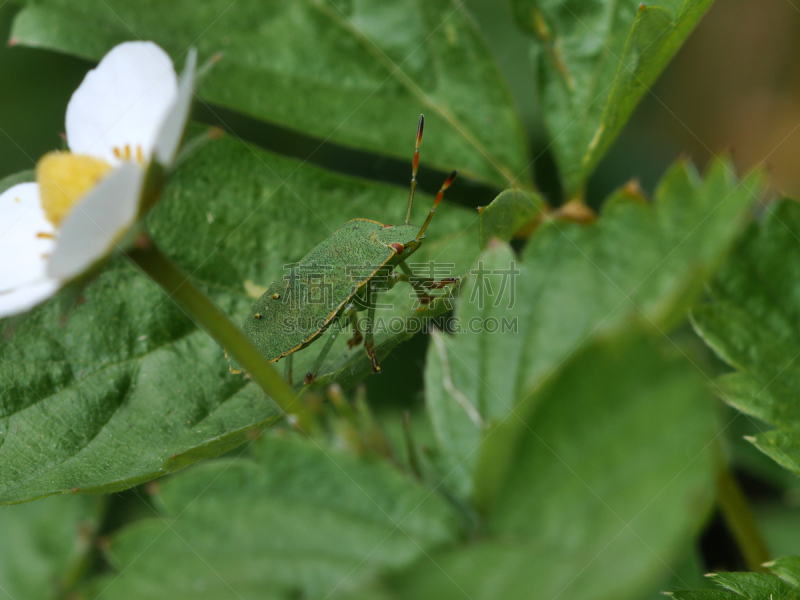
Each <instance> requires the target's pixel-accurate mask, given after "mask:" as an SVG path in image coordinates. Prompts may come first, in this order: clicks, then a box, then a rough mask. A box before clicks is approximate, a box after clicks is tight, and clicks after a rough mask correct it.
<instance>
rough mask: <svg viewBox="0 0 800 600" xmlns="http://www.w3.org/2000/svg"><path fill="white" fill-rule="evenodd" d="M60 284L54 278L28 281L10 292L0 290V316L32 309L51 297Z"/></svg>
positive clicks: (8, 315)
mask: <svg viewBox="0 0 800 600" xmlns="http://www.w3.org/2000/svg"><path fill="white" fill-rule="evenodd" d="M59 287H61V284H60V283H59V282H58V281H56V280H55V279H44V280H42V281H39V282H38V283H30V284H28V285H24V286H22V287H19V288H17V289H15V290H11V291H10V292H0V317H11V316H13V315H18V314H20V313H23V312H25V311H27V310H30V309H32V308H33V307H34V306H36V305H37V304H41V303H42V302H44V301H45V300H47V299H48V298H51V297H53V296H54V295H55V293H56V292H57V291H58V288H59Z"/></svg>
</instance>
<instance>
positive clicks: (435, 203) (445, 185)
mask: <svg viewBox="0 0 800 600" xmlns="http://www.w3.org/2000/svg"><path fill="white" fill-rule="evenodd" d="M456 175H458V171H453V172H452V173H450V176H449V177H448V178H447V179H445V180H444V183H443V184H442V187H440V188H439V193H438V194H436V199H435V200H434V201H433V208H431V212H429V213H428V218H427V219H425V222H424V223H423V224H422V229H420V230H419V233H418V234H417V238H416V240H417V241H419V240H420V239H422V235H423V234H424V233H425V230H426V229H427V228H428V225H429V224H430V222H431V219H433V215H434V214H436V207H437V206H439V203H440V202H441V201H442V197H443V196H444V191H445V190H446V189H447V188H449V187H450V184H451V183H453V180H454V179H455V178H456Z"/></svg>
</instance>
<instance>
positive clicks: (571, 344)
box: [426, 163, 759, 505]
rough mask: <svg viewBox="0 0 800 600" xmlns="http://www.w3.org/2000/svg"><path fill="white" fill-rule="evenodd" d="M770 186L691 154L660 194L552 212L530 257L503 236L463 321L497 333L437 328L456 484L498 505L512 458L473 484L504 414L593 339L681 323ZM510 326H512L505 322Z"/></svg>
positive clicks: (431, 395) (436, 392)
mask: <svg viewBox="0 0 800 600" xmlns="http://www.w3.org/2000/svg"><path fill="white" fill-rule="evenodd" d="M758 188H759V184H758V178H757V177H755V176H754V177H753V178H750V179H747V180H745V181H744V182H742V183H741V184H739V183H738V182H736V181H735V180H734V179H733V178H732V177H731V176H730V170H729V167H728V165H727V164H725V163H717V164H716V165H714V166H713V167H712V168H711V169H710V171H709V173H708V175H707V176H706V179H705V181H702V180H700V178H699V177H698V176H697V174H696V173H694V172H693V170H692V169H691V168H690V167H688V166H686V165H682V164H679V165H677V166H675V167H674V168H673V169H672V170H671V171H670V172H669V173H667V175H666V176H665V177H664V180H663V181H662V182H661V184H660V186H659V187H658V190H657V192H656V196H655V199H654V200H653V203H652V204H647V203H644V202H642V201H641V200H638V199H636V198H634V197H632V196H628V195H626V194H625V193H624V192H621V193H619V194H617V195H615V196H614V197H612V198H611V199H610V200H609V201H608V202H607V203H606V205H605V207H604V210H603V212H602V213H601V215H600V216H599V218H598V219H597V221H596V222H594V223H592V224H589V225H581V224H576V223H569V222H564V221H558V220H551V221H547V222H545V223H544V224H542V226H541V227H539V229H537V231H536V232H535V233H534V234H533V235H532V236H531V238H530V240H529V242H528V245H527V246H526V247H525V249H524V250H523V253H522V256H521V258H520V259H516V258H515V256H514V254H513V252H512V251H511V250H510V249H509V248H508V247H507V246H505V245H503V244H501V243H497V244H494V245H490V247H489V248H488V249H487V250H486V251H485V252H484V253H483V254H482V255H481V256H480V257H479V259H478V262H477V263H476V264H475V265H474V266H473V268H472V269H471V270H470V272H469V277H468V280H467V282H466V283H465V284H464V286H463V289H462V291H461V294H460V297H459V300H458V304H457V306H456V311H455V316H456V318H457V320H458V323H457V325H456V327H457V328H459V331H463V330H465V329H468V327H469V324H470V323H477V324H486V323H489V324H491V326H492V327H493V328H494V327H497V329H498V331H497V332H495V333H480V334H479V333H473V334H461V333H459V334H457V335H453V336H446V335H438V336H434V338H433V341H432V344H431V346H430V350H429V353H428V363H427V372H426V397H427V400H428V411H429V413H430V416H431V421H432V423H433V425H434V431H435V433H436V435H437V439H438V442H439V450H440V452H441V453H442V455H443V456H442V459H441V462H442V466H443V468H444V472H445V473H446V474H447V473H449V476H448V479H447V484H448V485H450V486H451V487H452V489H453V490H454V491H456V492H457V493H459V494H461V495H463V496H466V497H469V496H470V495H471V494H472V492H473V490H474V491H475V492H477V493H480V494H481V495H484V497H482V498H476V501H477V502H478V504H479V505H484V504H485V503H490V502H491V500H490V498H489V496H491V494H492V491H493V489H494V485H493V484H492V483H491V481H490V479H492V478H494V477H496V476H499V475H500V474H501V470H502V465H503V464H504V462H503V459H502V458H500V457H494V458H492V459H488V458H486V461H487V466H486V469H485V470H484V471H483V472H482V474H480V475H479V478H480V479H479V480H478V482H477V483H473V479H474V476H473V474H474V472H475V468H476V461H477V459H478V453H476V452H475V451H474V450H475V448H476V446H477V443H478V441H479V440H480V439H481V438H482V436H484V435H492V436H493V437H502V435H501V434H492V433H491V431H492V428H493V425H494V423H496V422H497V421H500V420H502V419H503V418H504V417H506V416H507V415H508V414H509V413H510V411H511V410H512V409H513V408H514V407H515V406H516V405H517V404H518V403H519V402H520V401H522V400H523V399H524V398H527V397H528V396H529V395H530V394H531V393H533V392H534V391H535V390H536V389H537V388H538V387H539V386H540V385H541V384H542V382H543V381H544V380H546V379H547V378H548V377H549V376H550V375H551V374H552V373H553V372H555V371H557V370H558V369H559V368H560V367H561V364H562V363H563V362H564V361H565V360H567V359H568V358H569V356H570V355H571V354H572V353H574V352H575V351H577V350H578V349H579V348H580V347H581V346H583V345H585V344H586V343H587V342H589V341H591V340H592V339H593V338H595V337H597V336H599V335H603V334H610V333H612V332H614V331H617V330H619V329H620V328H624V327H627V326H629V325H630V323H631V322H632V321H636V320H638V321H641V322H642V323H643V324H644V325H645V326H647V327H649V328H651V329H654V330H656V331H663V330H668V329H669V328H671V327H672V326H674V325H675V324H677V323H679V322H681V321H682V320H683V318H684V317H685V315H686V311H687V310H688V308H689V306H690V305H691V304H692V302H693V301H694V299H695V298H696V297H697V294H698V293H699V292H700V291H701V289H702V286H703V284H704V282H705V281H706V280H707V279H708V278H709V277H710V276H711V275H712V274H713V272H714V270H715V269H716V267H717V266H718V265H719V263H720V262H721V261H722V260H723V258H724V257H725V255H726V253H727V252H728V250H729V248H730V247H731V245H732V243H733V239H734V236H735V235H736V234H737V232H738V231H739V230H740V228H741V227H742V226H743V223H744V218H745V215H746V213H747V209H748V208H749V206H750V205H751V203H752V202H753V200H754V193H755V192H754V190H757V189H758ZM504 322H505V324H506V330H507V331H506V332H505V333H503V332H502V328H503V323H504Z"/></svg>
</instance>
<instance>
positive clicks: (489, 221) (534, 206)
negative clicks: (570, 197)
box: [481, 188, 545, 249]
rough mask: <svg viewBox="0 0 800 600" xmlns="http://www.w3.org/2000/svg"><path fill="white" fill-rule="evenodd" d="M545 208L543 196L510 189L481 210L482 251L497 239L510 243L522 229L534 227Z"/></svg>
mask: <svg viewBox="0 0 800 600" xmlns="http://www.w3.org/2000/svg"><path fill="white" fill-rule="evenodd" d="M544 208H545V204H544V201H543V200H542V198H541V196H539V195H538V194H535V193H529V192H525V191H523V190H519V189H515V188H512V189H509V190H505V191H504V192H503V193H501V194H500V195H499V196H497V198H495V199H494V200H492V203H491V204H489V206H486V207H484V208H482V209H481V249H486V246H487V244H488V243H489V240H490V239H492V238H497V239H499V240H501V241H503V242H510V241H511V239H512V238H513V237H514V234H515V233H517V232H518V231H519V230H520V229H522V228H524V227H525V226H526V225H532V224H533V221H534V219H535V218H536V217H538V216H539V215H540V214H541V213H542V211H543V210H544Z"/></svg>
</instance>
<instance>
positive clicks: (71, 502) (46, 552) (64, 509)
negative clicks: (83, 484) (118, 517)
mask: <svg viewBox="0 0 800 600" xmlns="http://www.w3.org/2000/svg"><path fill="white" fill-rule="evenodd" d="M104 504H105V503H104V499H103V498H100V497H97V496H95V497H91V496H61V497H59V498H46V499H43V500H39V501H37V502H31V503H29V504H24V505H18V506H3V507H0V597H2V598H10V599H12V600H23V599H24V600H57V599H59V598H64V597H65V594H66V593H67V592H69V591H70V590H71V589H72V588H73V587H74V586H75V584H76V583H78V581H79V579H80V577H81V576H82V575H83V572H84V571H85V567H86V566H87V561H88V555H89V553H90V552H91V550H92V548H93V541H94V535H95V533H96V532H97V530H98V528H99V526H100V519H101V518H102V515H103V512H104V510H103V509H104Z"/></svg>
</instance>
